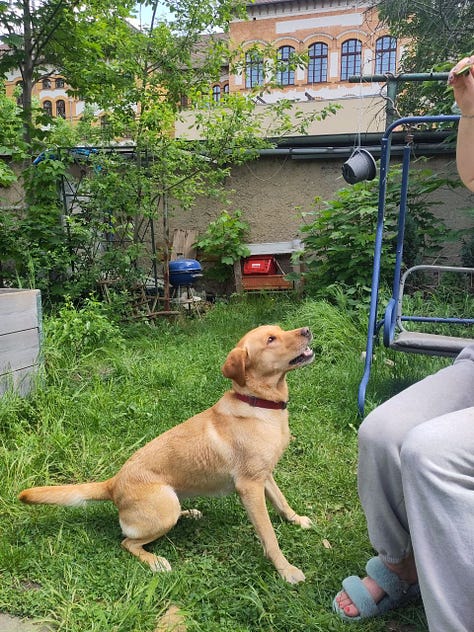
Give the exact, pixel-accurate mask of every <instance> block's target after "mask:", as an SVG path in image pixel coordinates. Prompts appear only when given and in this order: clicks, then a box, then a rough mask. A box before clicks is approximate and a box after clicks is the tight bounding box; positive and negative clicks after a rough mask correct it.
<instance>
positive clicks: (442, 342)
mask: <svg viewBox="0 0 474 632" xmlns="http://www.w3.org/2000/svg"><path fill="white" fill-rule="evenodd" d="M458 120H459V115H438V116H413V117H405V118H401V119H398V120H396V121H394V122H393V123H392V124H391V125H389V126H388V127H387V129H386V130H385V132H384V135H383V137H382V140H381V145H382V151H381V158H380V179H379V197H378V214H377V228H376V234H375V246H374V263H373V272H372V288H371V297H370V312H369V325H368V334H367V345H366V353H365V366H364V373H363V376H362V380H361V382H360V384H359V391H358V409H359V413H360V414H361V415H363V414H364V404H365V395H366V390H367V386H368V383H369V379H370V371H371V366H372V358H373V349H374V345H375V344H376V342H377V339H378V336H379V332H380V330H381V329H383V343H384V345H385V346H386V347H390V348H392V349H396V350H398V351H405V352H409V353H422V354H427V355H438V356H455V355H457V354H458V353H459V351H460V350H461V349H462V348H463V347H464V346H466V345H468V344H470V343H474V339H470V338H459V337H456V336H444V335H438V334H428V333H419V332H410V331H407V330H406V329H405V328H404V326H403V322H406V321H413V322H437V323H454V324H463V325H474V318H440V317H429V316H406V315H404V314H403V306H402V303H403V293H404V287H405V283H406V279H407V277H408V276H409V275H410V274H412V273H413V272H415V271H417V270H420V269H426V270H428V269H429V270H435V271H438V272H440V273H442V272H459V273H472V274H474V268H464V267H454V266H434V265H433V266H429V265H426V266H414V267H413V268H410V269H409V270H407V271H406V272H405V273H404V274H403V275H402V274H401V268H402V258H403V239H404V234H405V219H406V211H407V195H408V182H409V172H410V156H411V143H410V142H406V144H405V146H404V148H403V163H402V182H401V191H400V209H399V216H398V233H397V245H396V259H395V269H394V274H393V289H392V298H391V299H390V301H389V303H388V305H387V307H386V309H385V313H384V315H383V318H382V319H381V320H380V319H379V317H378V309H379V287H380V267H381V258H382V245H383V231H384V215H385V200H386V191H387V176H388V171H389V165H390V146H391V135H392V132H393V131H394V130H395V128H397V127H399V126H400V125H415V124H418V123H446V122H455V121H458Z"/></svg>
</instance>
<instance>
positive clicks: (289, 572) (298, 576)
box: [278, 566, 306, 584]
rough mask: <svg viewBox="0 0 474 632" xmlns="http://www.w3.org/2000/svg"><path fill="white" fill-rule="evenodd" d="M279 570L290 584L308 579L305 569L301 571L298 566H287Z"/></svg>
mask: <svg viewBox="0 0 474 632" xmlns="http://www.w3.org/2000/svg"><path fill="white" fill-rule="evenodd" d="M278 572H279V573H280V575H281V576H282V577H283V579H284V580H285V581H287V582H288V583H289V584H299V582H304V580H305V579H306V578H305V576H304V573H303V571H300V569H299V568H297V567H296V566H287V568H284V569H282V570H279V571H278Z"/></svg>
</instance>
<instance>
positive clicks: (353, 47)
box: [341, 39, 362, 81]
mask: <svg viewBox="0 0 474 632" xmlns="http://www.w3.org/2000/svg"><path fill="white" fill-rule="evenodd" d="M361 60H362V42H361V41H360V40H358V39H350V40H346V41H345V42H343V44H342V48H341V80H342V81H345V80H347V79H348V78H349V77H350V76H351V75H360V67H361Z"/></svg>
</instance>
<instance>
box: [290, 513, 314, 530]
mask: <svg viewBox="0 0 474 632" xmlns="http://www.w3.org/2000/svg"><path fill="white" fill-rule="evenodd" d="M291 522H292V523H293V524H297V525H299V526H300V527H301V528H302V529H310V528H311V527H312V526H313V521H312V520H311V518H308V516H295V517H294V518H292V520H291Z"/></svg>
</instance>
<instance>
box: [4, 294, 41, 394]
mask: <svg viewBox="0 0 474 632" xmlns="http://www.w3.org/2000/svg"><path fill="white" fill-rule="evenodd" d="M41 323H42V316H41V293H40V291H39V290H20V289H0V396H1V395H3V394H4V393H5V392H6V391H7V390H8V389H14V390H15V391H16V392H18V393H19V394H20V395H26V394H28V393H29V392H30V390H31V388H32V386H33V382H34V380H33V378H34V377H35V375H36V373H37V371H38V368H39V365H40V362H41V357H40V352H41Z"/></svg>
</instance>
